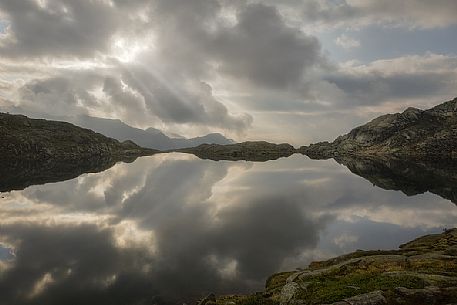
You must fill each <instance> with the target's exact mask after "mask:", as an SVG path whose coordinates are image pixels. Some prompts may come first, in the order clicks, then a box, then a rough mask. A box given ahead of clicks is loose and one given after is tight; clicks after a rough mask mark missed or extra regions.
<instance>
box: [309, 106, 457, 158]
mask: <svg viewBox="0 0 457 305" xmlns="http://www.w3.org/2000/svg"><path fill="white" fill-rule="evenodd" d="M300 152H301V153H303V154H306V155H308V156H309V157H310V158H313V159H328V158H334V157H337V156H348V155H349V156H358V157H367V156H395V157H397V158H408V159H450V158H457V98H456V99H454V100H452V101H448V102H445V103H443V104H441V105H438V106H436V107H433V108H431V109H428V110H420V109H416V108H408V109H406V110H405V111H404V112H402V113H395V114H387V115H383V116H380V117H378V118H376V119H374V120H372V121H371V122H369V123H367V124H365V125H363V126H359V127H357V128H355V129H353V130H352V131H351V132H349V133H348V134H346V135H344V136H340V137H338V138H337V139H336V140H335V141H333V142H332V143H329V142H321V143H316V144H312V145H310V146H303V147H301V148H300Z"/></svg>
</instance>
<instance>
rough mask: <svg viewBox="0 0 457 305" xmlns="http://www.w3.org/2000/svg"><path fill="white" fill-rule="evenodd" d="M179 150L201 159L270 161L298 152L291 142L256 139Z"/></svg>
mask: <svg viewBox="0 0 457 305" xmlns="http://www.w3.org/2000/svg"><path fill="white" fill-rule="evenodd" d="M177 151H179V152H185V153H191V154H194V155H196V156H197V157H199V158H201V159H210V160H233V161H236V160H246V161H268V160H275V159H278V158H281V157H289V156H290V155H292V154H294V153H295V152H296V149H295V148H294V147H293V146H292V145H289V144H273V143H268V142H264V141H256V142H243V143H237V144H228V145H218V144H202V145H200V146H197V147H192V148H186V149H180V150H177Z"/></svg>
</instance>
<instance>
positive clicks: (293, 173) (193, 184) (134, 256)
mask: <svg viewBox="0 0 457 305" xmlns="http://www.w3.org/2000/svg"><path fill="white" fill-rule="evenodd" d="M437 193H438V192H437ZM3 196H4V198H2V199H0V244H1V245H3V246H2V247H3V248H1V247H0V250H1V249H14V253H15V255H14V256H9V257H8V258H7V259H3V260H2V259H1V258H0V270H1V271H0V272H1V274H0V295H1V298H0V304H154V303H157V304H167V303H170V304H174V303H179V302H182V301H183V300H186V301H188V300H191V299H194V298H197V297H199V296H202V295H205V294H206V293H208V292H216V293H234V292H239V293H241V292H247V291H253V290H258V289H261V288H262V286H263V283H264V281H265V279H266V278H267V277H268V276H269V275H270V274H271V273H274V272H276V271H278V270H284V269H290V268H292V269H293V268H295V267H298V266H304V265H306V264H307V263H309V261H310V260H313V259H322V258H326V257H329V256H334V255H338V254H341V253H344V252H347V251H352V250H355V249H358V248H365V249H366V248H370V249H373V248H376V249H377V248H392V247H396V246H398V244H400V243H402V242H405V241H407V240H409V239H411V238H414V237H416V236H418V235H422V234H424V233H426V232H432V231H434V232H436V231H439V230H441V228H443V227H446V226H448V227H451V226H456V225H457V209H456V207H455V206H454V205H453V204H452V203H450V202H449V201H448V200H446V199H443V198H441V197H439V196H436V195H433V194H431V193H426V194H423V195H418V196H414V197H408V196H406V195H405V194H403V193H401V192H396V191H387V190H383V189H381V188H378V187H373V185H372V184H371V183H370V182H369V181H367V180H365V179H363V178H361V177H358V176H356V175H353V174H352V173H351V172H350V171H349V170H348V169H347V168H346V167H344V166H342V165H339V164H337V163H336V162H334V161H312V160H309V159H307V157H304V156H300V155H294V156H292V157H290V158H287V159H280V160H278V161H272V162H266V163H250V162H229V161H227V162H213V161H204V160H199V159H197V158H195V157H192V156H190V155H184V154H167V155H156V156H152V157H145V158H140V159H138V160H136V161H135V162H133V163H131V164H124V163H121V164H117V165H115V166H114V167H112V168H110V169H109V170H107V171H105V172H102V173H98V174H86V175H83V176H80V177H78V178H76V179H73V180H68V181H64V182H60V183H54V184H46V185H41V186H33V187H29V188H27V189H25V190H23V191H13V192H10V193H4V194H3ZM8 251H10V250H8ZM1 253H4V252H1V251H0V255H2V254H1ZM8 253H11V252H8ZM2 257H5V255H3V256H2Z"/></svg>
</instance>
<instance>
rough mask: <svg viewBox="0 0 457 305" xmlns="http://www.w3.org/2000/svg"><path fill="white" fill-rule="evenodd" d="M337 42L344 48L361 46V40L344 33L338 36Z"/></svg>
mask: <svg viewBox="0 0 457 305" xmlns="http://www.w3.org/2000/svg"><path fill="white" fill-rule="evenodd" d="M335 43H336V44H337V45H339V46H340V47H342V48H344V49H353V48H358V47H360V41H358V40H356V39H354V38H352V37H349V36H347V35H346V34H343V35H341V36H339V37H337V38H336V41H335Z"/></svg>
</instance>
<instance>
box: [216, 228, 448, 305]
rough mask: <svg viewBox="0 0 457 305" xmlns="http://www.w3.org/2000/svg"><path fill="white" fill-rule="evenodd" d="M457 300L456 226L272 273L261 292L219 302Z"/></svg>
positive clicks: (410, 303) (379, 304) (343, 304)
mask: <svg viewBox="0 0 457 305" xmlns="http://www.w3.org/2000/svg"><path fill="white" fill-rule="evenodd" d="M456 302H457V229H451V230H447V231H445V232H443V233H441V234H434V235H426V236H423V237H420V238H418V239H416V240H414V241H411V242H409V243H407V244H404V245H402V246H400V248H399V249H398V250H391V251H381V250H377V251H362V250H358V251H356V252H353V253H351V254H347V255H343V256H340V257H336V258H333V259H330V260H327V261H320V262H314V263H311V264H310V265H309V266H308V268H306V269H301V270H299V271H292V272H283V273H278V274H275V275H273V276H271V277H270V278H269V279H268V280H267V283H266V289H265V291H264V292H263V293H257V294H255V295H251V296H225V297H219V298H217V304H240V305H241V304H246V305H247V304H271V305H273V304H276V305H298V304H300V305H308V304H332V305H348V304H351V305H384V304H393V305H397V304H398V305H400V304H403V305H417V304H436V305H438V304H443V305H444V304H454V303H456Z"/></svg>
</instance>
